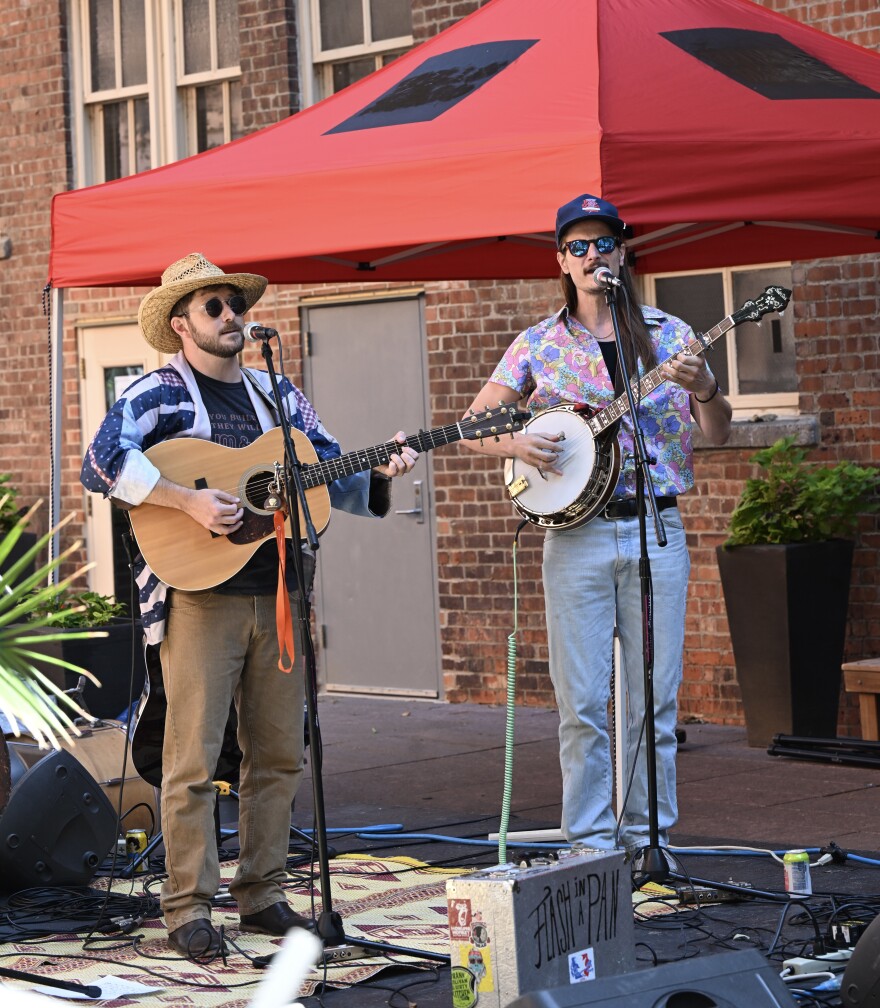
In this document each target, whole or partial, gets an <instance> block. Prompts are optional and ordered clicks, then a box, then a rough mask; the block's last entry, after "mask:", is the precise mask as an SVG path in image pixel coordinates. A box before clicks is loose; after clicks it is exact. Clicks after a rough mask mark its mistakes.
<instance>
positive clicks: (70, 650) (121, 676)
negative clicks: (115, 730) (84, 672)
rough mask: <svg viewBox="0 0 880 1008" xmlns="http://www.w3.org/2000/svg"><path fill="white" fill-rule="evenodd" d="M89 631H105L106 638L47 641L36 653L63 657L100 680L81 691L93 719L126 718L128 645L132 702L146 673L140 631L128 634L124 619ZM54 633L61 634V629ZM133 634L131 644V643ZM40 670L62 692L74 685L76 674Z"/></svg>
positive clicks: (129, 630) (142, 685)
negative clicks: (40, 652)
mask: <svg viewBox="0 0 880 1008" xmlns="http://www.w3.org/2000/svg"><path fill="white" fill-rule="evenodd" d="M90 629H92V630H100V631H102V632H105V633H106V634H107V636H106V637H88V638H85V639H75V638H71V639H62V640H60V641H47V643H46V644H45V645H44V647H42V648H41V649H40V650H42V651H45V652H46V653H50V654H53V655H55V656H57V657H60V658H63V659H64V661H67V662H70V663H71V664H72V665H78V666H79V667H80V668H84V669H88V671H89V672H91V673H92V675H94V676H95V677H96V678H97V679H98V680H99V681H100V683H101V685H100V686H96V685H95V684H94V683H93V682H89V681H86V685H85V688H84V690H83V699H84V701H85V706H86V709H87V710H88V711H89V713H90V714H92V715H94V717H99V718H106V719H113V718H118V717H119V716H120V715H121V714H126V715H127V710H126V708H127V707H128V694H129V673H130V669H131V660H132V643H133V644H134V652H133V653H134V671H135V674H134V683H133V684H132V690H133V697H132V699H133V700H137V699H138V697H139V696H140V695H141V692H142V691H143V688H144V676H145V671H146V670H145V668H144V652H143V646H142V643H141V638H142V631H141V629H140V627H139V626H138V627H135V628H134V631H132V626H131V623H130V622H129V621H128V620H127V619H126V620H120V621H119V622H118V623H110V624H107V625H106V626H99V627H91V628H90ZM47 632H48V631H47ZM54 632H55V633H59V632H60V633H64V631H63V630H61V631H57V630H56V631H54ZM74 632H75V631H73V630H71V631H70V633H74ZM133 634H134V642H132V635H133ZM41 671H43V672H44V673H45V674H46V675H48V676H49V678H50V679H52V681H53V682H55V683H57V684H58V685H59V686H62V687H63V688H64V689H73V687H75V686H76V684H77V678H78V677H77V675H76V674H75V673H73V672H70V671H68V670H66V669H65V670H61V669H59V668H57V667H54V666H50V665H44V666H42V667H41Z"/></svg>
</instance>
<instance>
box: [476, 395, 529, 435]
mask: <svg viewBox="0 0 880 1008" xmlns="http://www.w3.org/2000/svg"><path fill="white" fill-rule="evenodd" d="M530 418H531V414H530V413H526V412H524V411H523V410H518V409H517V408H516V406H514V405H513V404H507V405H505V404H504V403H502V404H501V405H500V406H496V407H494V408H493V409H483V410H480V411H479V412H478V413H472V414H471V415H470V416H469V417H466V418H465V419H464V420H462V421H461V431H462V435H461V436H462V437H463V438H465V439H466V440H468V441H477V440H479V441H482V440H483V438H487V437H494V438H495V440H496V441H497V440H498V439H499V438H500V436H501V435H502V434H513V433H514V432H515V431H520V430H522V429H523V426H524V424H525V422H526V420H529V419H530Z"/></svg>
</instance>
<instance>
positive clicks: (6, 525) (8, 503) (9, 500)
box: [0, 473, 21, 533]
mask: <svg viewBox="0 0 880 1008" xmlns="http://www.w3.org/2000/svg"><path fill="white" fill-rule="evenodd" d="M10 479H12V477H11V476H10V475H9V473H0V533H6V532H9V531H10V529H12V528H13V527H14V526H15V524H16V522H17V521H18V519H19V518H20V517H21V515H20V514H19V513H18V504H17V503H16V501H17V498H18V491H17V490H16V489H15V487H11V486H10V485H9V481H10Z"/></svg>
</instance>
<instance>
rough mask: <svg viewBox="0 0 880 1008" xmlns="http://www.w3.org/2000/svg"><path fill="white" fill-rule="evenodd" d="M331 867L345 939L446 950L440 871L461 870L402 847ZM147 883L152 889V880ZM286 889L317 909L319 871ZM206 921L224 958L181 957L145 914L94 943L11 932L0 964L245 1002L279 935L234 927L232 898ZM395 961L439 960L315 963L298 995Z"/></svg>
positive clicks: (199, 998) (178, 1000) (228, 1007)
mask: <svg viewBox="0 0 880 1008" xmlns="http://www.w3.org/2000/svg"><path fill="white" fill-rule="evenodd" d="M329 869H330V877H331V898H332V908H333V910H334V911H335V912H336V913H338V914H339V915H340V917H341V918H342V921H343V925H344V929H345V935H346V937H347V938H348V939H349V941H350V942H351V943H352V944H355V943H356V942H357V940H358V939H359V938H360V939H362V940H369V941H372V942H382V943H387V944H390V945H394V946H397V947H398V948H402V949H407V950H418V951H429V952H437V953H441V954H444V955H448V954H449V930H448V925H447V909H446V880H447V879H448V878H454V877H456V876H457V875H460V874H461V872H460V871H449V870H445V869H436V868H432V867H430V866H428V865H425V864H422V863H420V862H417V861H413V860H411V859H409V858H404V857H388V858H382V859H380V858H372V857H368V856H363V855H351V854H350V855H342V856H339V857H337V858H335V859H333V860H332V861H331V863H330V866H329ZM234 870H235V863H234V862H231V863H227V864H224V865H223V881H224V882H226V881H228V880H229V879H230V878H231V877H232V874H233V872H234ZM141 878H144V877H143V876H141ZM101 884H102V883H101V880H99V879H98V880H95V882H93V885H92V888H93V889H95V888H100V887H101ZM139 886H140V883H137V886H136V888H135V889H133V888H132V883H131V881H128V880H124V881H115V882H114V883H113V885H112V891H113V892H114V893H120V894H136V893H137V892H138V891H139V888H138V887H139ZM150 891H151V892H155V887H151V890H150ZM286 895H287V899H288V902H289V903H290V905H291V907H292V908H293V909H294V910H296V911H297V912H298V913H301V914H303V915H305V916H312V915H313V913H314V910H315V909H317V910H318V911H319V912H320V909H321V898H320V891H319V880H317V879H316V880H314V883H312V882H311V881H309V880H306V879H303V880H302V881H300V880H295V881H293V882H292V884H291V886H290V888H289V889H288V890H287V894H286ZM313 900H314V903H315V907H313V905H312V903H313ZM213 923H214V926H215V927H218V928H219V927H220V925H223V926H224V929H225V933H226V937H227V940H228V941H229V942H230V943H234V944H233V945H232V947H231V948H230V950H229V954H228V955H227V957H226V962H225V964H224V962H223V961H222V960H221V959H218V960H216V961H215V962H212V963H210V964H206V965H200V964H195V963H191V962H188V961H186V960H183V959H181V958H180V957H179V956H178V955H177V954H176V953H175V952H174V951H173V950H172V949H171V948H170V947H169V946H168V944H167V942H166V941H165V935H166V931H165V927H164V922H163V920H162V919H161V918H158V919H151V920H147V921H146V922H144V924H143V925H142V926H141V927H139V928H137V929H136V930H135V931H134V932H132V934H131V935H129V936H126V935H118V936H116V937H113V936H110V937H108V938H105V939H104V940H102V941H101V942H99V943H98V944H97V946H95V947H93V946H92V943H88V944H87V943H85V942H84V940H83V935H82V934H78V935H76V936H71V935H69V934H68V935H63V936H61V935H58V936H54V935H50V936H46V937H43V938H41V939H40V940H39V942H38V943H33V942H24V941H23V942H20V943H16V942H15V941H9V942H6V943H5V944H0V966H2V967H3V968H4V969H6V970H16V971H19V972H24V973H29V974H32V975H37V976H39V977H41V978H49V979H55V980H67V981H75V982H76V983H80V984H85V985H88V984H95V983H97V982H99V981H100V980H101V979H102V978H104V977H106V976H113V977H120V978H122V979H124V980H128V981H133V982H136V983H140V984H143V985H144V986H147V987H150V988H153V989H154V990H156V993H155V994H154V993H150V994H149V996H148V1003H150V1004H158V1005H192V1006H200V1008H219V1006H223V1008H246V1006H247V1005H248V1004H250V1002H251V999H252V998H253V995H254V992H255V990H256V987H257V985H258V984H259V983H260V981H261V979H262V978H263V977H264V976H265V974H266V971H265V969H260V968H258V967H256V966H255V965H254V964H253V963H252V961H251V960H252V959H254V958H255V957H260V956H268V955H271V954H272V953H273V952H275V951H276V950H277V948H278V946H279V945H280V943H281V939H278V938H270V937H268V936H264V935H254V934H243V933H240V932H239V930H238V913H237V911H236V910H235V909H234V908H232V909H231V910H230V909H229V908H228V907H223V908H221V909H217V908H215V910H214V912H213ZM401 965H413V966H414V967H415V968H422V969H429V968H431V966H432V965H436V963H435V964H432V963H431V962H429V961H427V960H419V959H417V958H416V957H413V956H406V955H402V954H399V953H398V954H394V955H393V956H391V957H388V956H384V957H381V958H378V957H370V958H362V959H360V960H348V961H338V962H332V961H331V962H329V963H327V964H326V965H321V966H319V967H318V970H320V972H315V973H312V974H310V977H309V979H308V980H307V981H306V983H305V984H304V986H303V989H302V991H301V992H300V994H299V996H306V995H308V994H312V993H314V992H315V991H316V990H317V989H318V988H319V987H320V986H321V985H322V984H324V985H326V986H329V987H348V986H350V985H352V984H356V983H358V982H361V981H364V980H368V979H369V978H371V977H373V976H375V975H376V974H377V973H379V972H380V971H382V970H383V969H386V968H388V967H390V966H395V967H399V966H401ZM4 982H5V983H7V984H8V985H9V986H10V987H15V988H17V989H22V990H24V989H32V987H33V984H31V983H27V982H23V981H19V980H6V981H4ZM143 999H144V995H143V994H140V995H137V996H135V997H119V998H115V999H111V1000H107V999H105V1000H100V1001H91V1002H90V1003H92V1004H99V1005H102V1006H106V1008H117V1006H120V1008H121V1006H123V1005H131V1004H137V1003H140V1002H141V1001H143ZM58 1003H59V1004H60V1003H63V1002H58Z"/></svg>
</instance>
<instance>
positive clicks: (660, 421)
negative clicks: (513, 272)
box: [491, 305, 694, 498]
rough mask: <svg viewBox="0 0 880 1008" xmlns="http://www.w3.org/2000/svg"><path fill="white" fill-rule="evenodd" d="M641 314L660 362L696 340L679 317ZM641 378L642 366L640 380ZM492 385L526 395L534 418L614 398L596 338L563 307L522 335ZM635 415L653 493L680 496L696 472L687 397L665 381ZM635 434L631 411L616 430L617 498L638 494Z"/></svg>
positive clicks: (646, 309) (598, 405)
mask: <svg viewBox="0 0 880 1008" xmlns="http://www.w3.org/2000/svg"><path fill="white" fill-rule="evenodd" d="M642 314H643V316H644V319H645V322H646V323H647V325H648V329H649V331H650V333H651V334H652V336H653V337H654V345H655V346H656V347H657V360H658V362H660V363H662V362H663V361H664V360H666V359H667V358H669V357H671V356H673V355H674V354H676V353H678V352H679V351H682V350H686V349H687V347H688V345H689V344H690V343H691V342H693V340H694V333H693V330H692V329H691V327H690V326H689V325H687V323H685V322H682V321H681V319H677V318H675V317H673V316H672V315H666V314H664V313H663V312H661V311H660V310H659V309H657V308H651V307H649V306H647V305H646V306H643V307H642ZM644 374H645V369H644V368H643V367H642V364H641V362H639V376H640V377H641V376H643V375H644ZM491 380H492V381H493V382H496V383H497V384H499V385H505V386H507V388H511V389H514V390H515V391H516V392H518V393H519V394H520V395H521V396H522V397H526V396H528V405H529V409H530V411H531V412H532V414H538V413H540V412H542V411H543V410H545V409H549V408H550V407H551V406H557V405H559V404H560V403H586V404H588V405H590V406H592V407H594V408H597V409H602V408H603V407H605V406H608V405H609V404H610V403H612V402H613V401H614V400H615V399H616V398H617V396H616V395H615V392H614V384H613V382H612V380H611V376H610V374H609V373H608V368H607V367H606V366H605V360H604V358H603V356H602V350H601V349H600V347H599V344H598V342H597V340H596V339H595V338H594V337H593V335H592V334H591V333H590V332H589V331H588V330H587V329H585V328H584V326H582V325H581V323H580V322H579V321H578V320H577V319H576V318H573V317H572V316H571V315H569V313H568V310H567V309H566V308H563V309H562V310H561V311H559V312H557V314H556V315H552V316H551V317H550V318H547V319H544V320H543V321H542V322H539V323H538V324H537V325H534V326H531V327H530V328H529V329H526V330H525V331H524V332H522V333H520V334H519V336H517V338H516V339H515V340H514V341H513V343H511V345H510V346H509V347H508V349H507V352H506V353H505V354H504V357H503V358H502V359H501V361H500V362H499V364H498V366H497V367H496V368H495V371H494V372H493V374H492V378H491ZM636 410H637V413H638V419H639V423H640V425H641V428H642V433H643V435H644V438H645V446H646V448H647V450H648V453H649V455H650V456H651V457H653V458H656V460H657V461H656V463H655V464H654V465H653V466H652V467H651V476H652V478H653V480H654V490H655V492H656V493H657V494H658V495H660V496H675V495H677V494H680V493H684V492H685V491H686V490H689V489H690V488H691V487H692V486H693V485H694V474H693V465H692V447H691V426H692V423H693V419H692V417H691V411H690V402H689V397H688V393H687V392H686V391H685V390H684V389H683V388H681V386H679V385H675V384H674V383H672V382H663V383H662V384H661V385H659V386H658V387H657V388H655V389H654V390H653V391H652V392H650V393H648V394H647V395H645V396H644V397H643V398H642V399H641V401H640V402H638V401H637V403H636ZM632 431H633V428H632V419H631V417H630V416H629V413H628V412H627V413H626V414H625V415H624V417H623V418H622V421H621V427H620V433H619V438H620V447H621V455H622V463H621V467H620V478H619V480H618V483H617V486H616V488H615V491H614V497H615V498H617V497H634V496H635V492H636V477H635V466H634V464H633V433H632ZM587 475H588V474H585V477H586V476H587Z"/></svg>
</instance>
